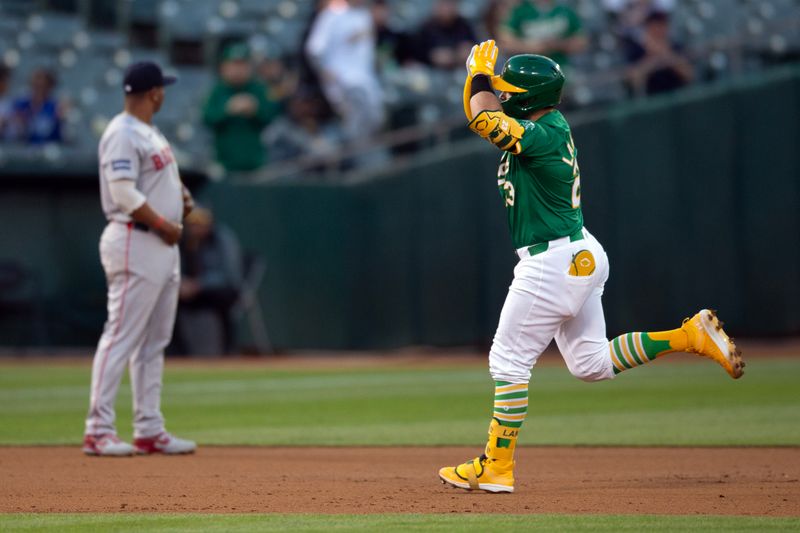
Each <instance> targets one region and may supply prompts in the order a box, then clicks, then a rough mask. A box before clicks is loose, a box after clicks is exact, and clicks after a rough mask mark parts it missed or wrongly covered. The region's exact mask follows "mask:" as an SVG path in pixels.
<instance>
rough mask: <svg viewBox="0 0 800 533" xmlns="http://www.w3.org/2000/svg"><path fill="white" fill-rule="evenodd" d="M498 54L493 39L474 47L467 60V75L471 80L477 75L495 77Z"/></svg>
mask: <svg viewBox="0 0 800 533" xmlns="http://www.w3.org/2000/svg"><path fill="white" fill-rule="evenodd" d="M497 54H498V50H497V46H496V45H495V43H494V41H493V40H492V39H489V40H488V41H483V42H482V43H481V44H476V45H475V46H473V47H472V50H471V51H470V53H469V57H468V58H467V73H468V75H469V77H470V78H471V77H472V76H474V75H475V74H486V75H487V76H490V77H491V76H494V65H495V63H497Z"/></svg>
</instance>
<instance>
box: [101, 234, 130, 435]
mask: <svg viewBox="0 0 800 533" xmlns="http://www.w3.org/2000/svg"><path fill="white" fill-rule="evenodd" d="M126 226H127V228H128V235H127V237H126V238H125V284H124V285H123V286H122V296H121V297H120V301H119V320H118V321H117V327H116V328H114V333H113V334H112V335H111V342H109V343H108V348H106V351H105V353H104V354H103V362H102V363H101V364H100V374H99V375H98V376H97V383H96V384H95V388H94V393H93V394H92V407H91V409H90V411H91V413H92V416H95V412H94V411H95V404H96V401H97V391H98V390H100V385H101V384H102V383H103V374H104V373H105V371H106V363H107V362H108V354H109V353H110V352H111V348H113V347H114V343H115V342H116V341H117V335H118V334H119V330H120V327H121V326H122V319H123V318H124V317H125V295H126V294H127V293H128V280H129V279H130V276H131V273H130V271H129V270H128V257H129V256H130V252H131V233H132V232H133V224H130V223H129V224H127V225H126ZM94 425H95V429H97V423H96V422H95V424H94Z"/></svg>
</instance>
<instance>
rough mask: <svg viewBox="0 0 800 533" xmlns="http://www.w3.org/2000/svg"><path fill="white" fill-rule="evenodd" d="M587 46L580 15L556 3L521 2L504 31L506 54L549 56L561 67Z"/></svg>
mask: <svg viewBox="0 0 800 533" xmlns="http://www.w3.org/2000/svg"><path fill="white" fill-rule="evenodd" d="M586 44H587V40H586V36H585V35H583V33H582V32H581V19H580V17H578V14H577V13H575V11H573V10H572V9H571V8H570V7H568V6H567V5H565V4H563V3H562V2H557V1H554V0H521V1H520V2H519V3H518V4H517V5H516V6H514V7H513V8H512V9H511V11H510V12H509V14H508V18H507V20H506V21H505V23H504V24H503V25H502V26H501V28H500V45H501V49H502V50H503V52H505V53H507V54H508V55H514V54H540V55H545V56H547V57H549V58H551V59H552V60H553V61H555V62H556V63H558V64H560V65H561V66H565V65H566V64H567V63H568V62H569V61H568V57H569V56H570V55H573V54H577V53H579V52H581V51H583V50H584V49H585V48H586Z"/></svg>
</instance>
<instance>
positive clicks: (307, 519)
mask: <svg viewBox="0 0 800 533" xmlns="http://www.w3.org/2000/svg"><path fill="white" fill-rule="evenodd" d="M2 520H3V522H2V527H3V528H8V529H13V530H15V531H35V530H41V529H51V530H57V531H63V532H79V531H80V532H83V531H154V530H158V531H168V532H183V531H203V532H206V531H211V532H213V531H224V532H237V531H292V532H300V531H302V532H319V533H325V532H327V531H381V532H382V533H391V532H395V531H397V532H400V531H403V532H405V531H409V530H411V531H420V530H424V531H447V532H451V531H492V530H494V531H498V530H499V531H502V530H504V528H508V529H507V530H508V531H533V530H535V531H608V532H616V531H645V530H646V531H721V532H722V531H724V532H736V531H797V530H798V529H800V518H758V517H749V516H653V515H637V516H628V515H626V516H622V515H573V516H564V515H502V516H497V515H485V514H484V515H464V514H459V515H452V514H448V515H413V514H408V515H406V514H388V515H263V514H250V515H180V514H177V515H163V514H162V515H143V514H133V515H130V514H129V515H118V514H107V515H81V514H53V515H42V514H38V515H31V514H26V515H5V516H3V517H2Z"/></svg>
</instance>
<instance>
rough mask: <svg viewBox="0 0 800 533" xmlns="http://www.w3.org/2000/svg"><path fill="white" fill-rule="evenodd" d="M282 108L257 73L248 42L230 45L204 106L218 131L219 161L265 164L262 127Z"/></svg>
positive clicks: (244, 166) (235, 165)
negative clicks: (251, 59)
mask: <svg viewBox="0 0 800 533" xmlns="http://www.w3.org/2000/svg"><path fill="white" fill-rule="evenodd" d="M278 108H279V106H278V104H277V103H276V102H273V101H271V100H269V99H268V98H267V88H266V87H265V86H264V84H263V83H261V82H260V81H258V80H256V78H255V77H254V75H253V66H252V65H251V64H250V52H249V50H248V48H247V45H245V44H243V43H237V44H232V45H230V46H228V47H227V48H226V49H225V50H224V52H223V56H222V63H221V64H220V67H219V80H218V81H217V83H216V84H215V86H214V88H213V89H212V90H211V94H210V95H209V97H208V101H207V102H206V105H205V109H204V110H203V122H205V123H206V125H207V126H208V127H209V128H211V130H212V131H213V132H214V147H215V149H216V154H217V161H219V163H220V164H222V166H223V167H225V169H226V170H233V171H237V170H238V171H241V170H244V171H246V170H255V169H257V168H259V167H261V166H262V165H263V164H264V159H265V149H264V146H263V145H262V144H261V131H262V130H263V129H264V127H265V126H266V125H267V124H269V123H270V122H271V121H272V120H273V119H274V118H275V117H276V116H277V114H278Z"/></svg>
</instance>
